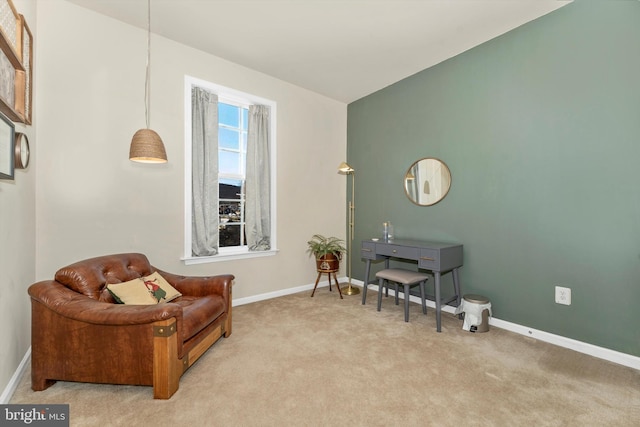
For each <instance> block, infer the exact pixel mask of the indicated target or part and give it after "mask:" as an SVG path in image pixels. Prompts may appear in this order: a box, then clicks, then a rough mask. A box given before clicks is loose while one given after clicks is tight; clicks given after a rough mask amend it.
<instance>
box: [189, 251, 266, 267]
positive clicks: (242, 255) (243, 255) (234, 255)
mask: <svg viewBox="0 0 640 427" xmlns="http://www.w3.org/2000/svg"><path fill="white" fill-rule="evenodd" d="M277 253H278V250H277V249H272V250H269V251H260V252H248V251H242V252H240V251H238V252H229V253H222V254H218V255H213V256H200V257H184V258H182V261H184V264H185V265H195V264H208V263H210V262H221V261H233V260H238V259H247V258H262V257H266V256H274V255H276V254H277Z"/></svg>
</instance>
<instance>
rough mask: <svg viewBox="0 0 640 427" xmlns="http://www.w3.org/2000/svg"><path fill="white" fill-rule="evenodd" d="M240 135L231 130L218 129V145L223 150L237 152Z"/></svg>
mask: <svg viewBox="0 0 640 427" xmlns="http://www.w3.org/2000/svg"><path fill="white" fill-rule="evenodd" d="M239 141H240V134H239V132H238V131H235V130H233V129H227V128H223V127H219V128H218V145H220V147H223V148H231V149H235V150H238V149H239V148H240V143H239Z"/></svg>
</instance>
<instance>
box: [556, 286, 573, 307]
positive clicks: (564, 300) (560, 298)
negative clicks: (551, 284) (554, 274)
mask: <svg viewBox="0 0 640 427" xmlns="http://www.w3.org/2000/svg"><path fill="white" fill-rule="evenodd" d="M556 303H557V304H564V305H571V288H564V287H562V286H556Z"/></svg>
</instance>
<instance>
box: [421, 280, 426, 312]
mask: <svg viewBox="0 0 640 427" xmlns="http://www.w3.org/2000/svg"><path fill="white" fill-rule="evenodd" d="M424 288H425V281H424V280H423V281H422V282H420V299H421V300H422V313H424V314H427V295H426V290H425V289H424Z"/></svg>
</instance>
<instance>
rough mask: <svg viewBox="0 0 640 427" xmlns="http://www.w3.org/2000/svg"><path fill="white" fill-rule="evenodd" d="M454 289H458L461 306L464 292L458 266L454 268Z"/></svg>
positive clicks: (458, 301)
mask: <svg viewBox="0 0 640 427" xmlns="http://www.w3.org/2000/svg"><path fill="white" fill-rule="evenodd" d="M453 289H454V290H455V291H456V296H457V298H456V302H457V303H458V306H460V302H461V301H462V293H461V292H460V274H459V270H458V268H454V269H453Z"/></svg>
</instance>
